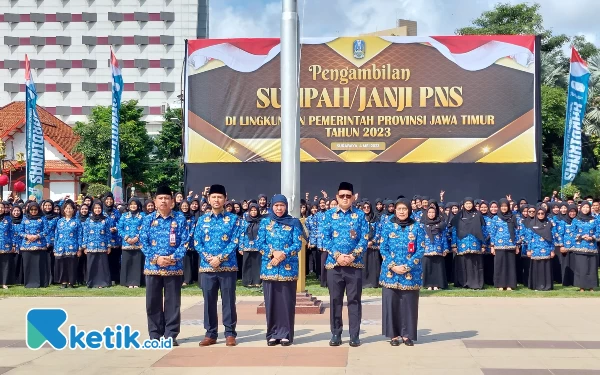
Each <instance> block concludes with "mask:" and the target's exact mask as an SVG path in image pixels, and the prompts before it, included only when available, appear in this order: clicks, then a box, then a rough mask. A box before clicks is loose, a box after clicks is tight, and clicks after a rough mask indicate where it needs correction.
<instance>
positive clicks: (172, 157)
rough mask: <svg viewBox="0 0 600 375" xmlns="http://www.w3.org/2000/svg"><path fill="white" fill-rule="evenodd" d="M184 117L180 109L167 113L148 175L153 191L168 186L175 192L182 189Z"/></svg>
mask: <svg viewBox="0 0 600 375" xmlns="http://www.w3.org/2000/svg"><path fill="white" fill-rule="evenodd" d="M182 132H183V117H182V113H181V109H180V108H175V109H169V110H167V112H165V115H164V121H163V125H162V129H161V131H160V133H159V134H158V136H157V137H156V138H155V140H154V146H155V149H154V154H153V155H152V167H151V169H150V172H149V173H148V178H147V182H148V188H149V189H150V190H151V191H153V190H155V189H156V188H157V187H158V186H159V185H163V184H167V185H169V186H170V187H171V189H173V190H174V191H179V190H180V189H181V183H182V182H183V159H182V150H183V149H182V147H181V142H182Z"/></svg>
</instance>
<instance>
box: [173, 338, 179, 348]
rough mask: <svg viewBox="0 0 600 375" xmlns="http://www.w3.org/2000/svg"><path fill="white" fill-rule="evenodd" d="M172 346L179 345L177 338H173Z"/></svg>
mask: <svg viewBox="0 0 600 375" xmlns="http://www.w3.org/2000/svg"><path fill="white" fill-rule="evenodd" d="M173 346H174V347H175V346H179V343H178V342H177V340H175V339H173Z"/></svg>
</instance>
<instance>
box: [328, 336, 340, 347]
mask: <svg viewBox="0 0 600 375" xmlns="http://www.w3.org/2000/svg"><path fill="white" fill-rule="evenodd" d="M340 345H342V337H341V336H340V335H333V336H331V340H329V346H340Z"/></svg>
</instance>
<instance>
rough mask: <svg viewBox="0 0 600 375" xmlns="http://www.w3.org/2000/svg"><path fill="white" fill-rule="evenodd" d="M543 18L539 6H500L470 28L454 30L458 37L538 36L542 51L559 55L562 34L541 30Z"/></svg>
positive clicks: (563, 37) (477, 19)
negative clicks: (539, 36) (540, 40)
mask: <svg viewBox="0 0 600 375" xmlns="http://www.w3.org/2000/svg"><path fill="white" fill-rule="evenodd" d="M543 23H544V19H543V17H542V15H541V14H540V4H537V3H536V4H533V5H529V4H526V3H521V4H514V5H513V4H510V3H504V4H502V3H500V4H496V6H494V9H492V10H489V11H486V12H483V13H482V14H481V16H480V17H479V18H476V19H474V20H473V21H472V24H473V25H472V26H467V27H462V28H460V29H457V30H456V31H455V33H456V34H458V35H541V36H542V45H541V50H542V51H543V52H560V48H561V47H562V46H563V45H564V44H565V43H566V42H567V41H568V40H569V38H568V37H567V36H566V35H564V34H560V35H553V34H552V30H549V29H546V28H544V25H543Z"/></svg>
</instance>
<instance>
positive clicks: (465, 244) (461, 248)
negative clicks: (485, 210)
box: [452, 225, 488, 255]
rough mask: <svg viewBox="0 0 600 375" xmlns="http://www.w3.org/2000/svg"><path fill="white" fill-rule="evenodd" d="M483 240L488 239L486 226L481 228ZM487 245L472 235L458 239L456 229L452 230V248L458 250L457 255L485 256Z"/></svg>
mask: <svg viewBox="0 0 600 375" xmlns="http://www.w3.org/2000/svg"><path fill="white" fill-rule="evenodd" d="M481 231H482V232H483V238H484V239H486V238H487V237H488V233H487V228H486V226H485V225H484V226H483V227H482V228H481ZM484 246H485V243H484V242H483V241H481V240H480V239H479V238H477V237H475V236H474V235H472V234H468V235H467V236H466V237H465V238H462V239H461V238H458V234H457V230H456V228H454V227H453V228H452V248H456V254H457V255H465V254H483V252H484V249H483V247H484Z"/></svg>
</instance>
